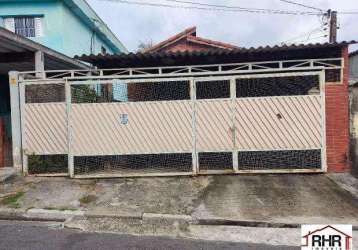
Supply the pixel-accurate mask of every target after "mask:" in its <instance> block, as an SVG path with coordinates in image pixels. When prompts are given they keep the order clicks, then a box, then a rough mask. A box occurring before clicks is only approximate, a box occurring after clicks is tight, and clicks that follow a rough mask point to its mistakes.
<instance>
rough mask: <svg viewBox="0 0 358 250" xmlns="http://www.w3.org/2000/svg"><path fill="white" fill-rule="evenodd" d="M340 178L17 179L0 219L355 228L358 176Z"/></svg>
mask: <svg viewBox="0 0 358 250" xmlns="http://www.w3.org/2000/svg"><path fill="white" fill-rule="evenodd" d="M349 178H353V177H351V176H349ZM342 179H343V180H344V179H345V177H344V176H343V177H342V176H339V178H335V176H334V175H333V176H332V175H318V174H316V175H293V174H292V175H236V176H230V175H226V176H201V177H195V178H192V177H165V178H164V177H163V178H127V179H101V180H74V179H67V178H60V177H59V178H40V177H26V178H23V177H16V178H13V179H11V180H9V181H7V182H5V183H4V184H3V185H0V217H1V218H4V217H6V216H10V217H11V215H12V216H14V215H16V216H18V217H21V216H22V217H24V218H30V219H31V218H35V219H48V220H51V219H53V220H54V219H59V220H61V219H63V220H65V219H68V218H70V217H72V220H71V221H70V223H69V224H70V225H72V226H75V225H77V227H79V228H83V229H85V230H93V231H96V230H107V231H111V230H112V231H113V230H117V231H121V230H123V231H125V230H127V231H126V232H133V233H135V234H140V233H141V232H143V228H142V229H138V227H139V226H143V225H144V224H145V223H146V222H150V223H148V225H147V227H146V229H145V230H147V229H148V230H149V231H150V230H154V229H153V228H154V227H153V225H155V224H157V225H160V224H163V221H165V222H168V223H169V224H170V225H168V227H164V228H163V231H164V232H165V230H169V229H170V230H171V229H173V225H174V229H175V230H186V229H187V227H188V224H191V225H193V224H194V225H198V224H199V225H200V224H201V225H248V226H255V225H256V226H266V227H267V226H269V227H297V226H299V225H300V224H304V223H309V224H314V223H317V224H328V223H329V224H334V223H340V224H353V225H355V226H358V216H357V214H358V198H357V197H356V196H354V192H349V188H354V187H351V186H352V185H354V184H355V183H356V182H355V181H354V180H357V179H354V178H353V179H350V182H348V184H347V183H345V184H344V185H341V184H340V182H342ZM349 183H353V184H352V185H351V186H350V184H349ZM347 187H348V188H347ZM347 190H348V191H347ZM71 223H72V224H71ZM106 223H108V225H107V224H106ZM111 223H112V224H113V223H117V225H111ZM128 223H129V224H130V226H129V227H128V225H127V224H128ZM164 224H165V223H164ZM101 226H102V228H100V227H101ZM168 228H169V229H168ZM131 230H132V231H131ZM145 230H144V231H145Z"/></svg>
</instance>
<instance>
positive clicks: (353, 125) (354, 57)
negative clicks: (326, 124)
mask: <svg viewBox="0 0 358 250" xmlns="http://www.w3.org/2000/svg"><path fill="white" fill-rule="evenodd" d="M349 97H350V98H349V99H350V102H349V103H350V159H351V161H352V165H353V166H354V167H353V173H354V174H357V175H358V50H357V51H354V52H352V53H350V54H349Z"/></svg>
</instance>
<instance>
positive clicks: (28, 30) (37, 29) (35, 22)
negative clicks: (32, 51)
mask: <svg viewBox="0 0 358 250" xmlns="http://www.w3.org/2000/svg"><path fill="white" fill-rule="evenodd" d="M4 24H5V28H6V29H8V30H11V31H12V32H14V33H16V34H18V35H21V36H24V37H40V36H42V18H41V17H11V18H5V20H4Z"/></svg>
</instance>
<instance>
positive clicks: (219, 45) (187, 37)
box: [143, 26, 239, 53]
mask: <svg viewBox="0 0 358 250" xmlns="http://www.w3.org/2000/svg"><path fill="white" fill-rule="evenodd" d="M181 40H183V41H186V42H189V43H193V44H199V45H205V46H208V47H210V48H213V49H227V50H232V49H238V48H239V47H237V46H235V45H232V44H228V43H223V42H218V41H213V40H209V39H206V38H201V37H197V36H196V27H195V26H194V27H190V28H188V29H186V30H184V31H183V32H180V33H178V34H176V35H174V36H172V37H170V38H168V39H167V40H165V41H162V42H160V43H158V44H156V45H154V46H152V47H151V48H148V49H146V50H144V51H143V52H145V53H148V52H158V51H161V50H163V49H165V48H166V47H168V46H170V45H173V44H175V43H176V42H179V41H181Z"/></svg>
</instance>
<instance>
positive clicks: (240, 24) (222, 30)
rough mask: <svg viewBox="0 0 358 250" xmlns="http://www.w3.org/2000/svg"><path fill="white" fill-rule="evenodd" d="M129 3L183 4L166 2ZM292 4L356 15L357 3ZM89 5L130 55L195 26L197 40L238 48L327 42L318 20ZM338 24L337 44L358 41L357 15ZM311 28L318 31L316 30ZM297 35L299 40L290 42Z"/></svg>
mask: <svg viewBox="0 0 358 250" xmlns="http://www.w3.org/2000/svg"><path fill="white" fill-rule="evenodd" d="M128 1H132V2H133V1H134V2H146V3H165V4H171V5H182V6H183V5H184V4H180V3H173V2H169V1H167V0H128ZM187 1H190V0H187ZM191 1H192V2H197V3H209V4H220V5H230V6H239V7H247V8H269V9H280V10H300V11H315V10H310V9H307V8H303V7H300V6H295V5H291V4H287V3H284V2H282V1H279V0H191ZM294 1H296V2H299V3H302V4H306V5H311V6H315V7H318V8H321V9H324V10H326V9H329V8H330V9H336V10H338V11H352V10H354V11H358V0H294ZM88 3H89V4H90V5H91V6H92V7H93V8H94V10H95V11H96V12H97V14H98V15H99V16H100V17H101V18H102V19H103V20H104V22H105V23H107V25H108V26H109V28H110V29H111V30H112V31H113V32H114V33H115V34H116V35H117V37H118V38H119V39H120V40H121V41H122V42H123V44H124V45H125V46H126V48H127V49H128V50H130V51H135V50H136V49H137V48H138V44H139V43H140V41H143V42H148V41H150V40H152V41H153V42H154V43H158V42H160V41H162V40H165V39H167V38H168V37H170V36H172V35H175V34H176V33H178V32H181V31H183V30H184V29H186V28H188V27H191V26H197V35H198V36H200V37H204V38H209V39H213V40H218V41H222V42H227V43H232V44H235V45H238V46H241V47H257V46H266V45H275V44H280V43H281V42H283V41H287V40H289V41H288V42H298V43H309V42H323V41H327V39H328V38H325V37H321V36H323V35H325V33H324V32H323V31H322V29H320V27H321V24H322V22H321V20H320V18H319V17H318V16H306V15H272V14H256V13H245V12H235V13H232V12H222V11H204V10H188V9H177V8H175V9H174V8H164V7H150V6H139V5H130V4H125V3H120V2H116V0H88ZM338 22H339V26H340V29H339V31H338V40H340V41H341V40H358V15H338ZM315 28H317V29H316V30H314V29H315ZM310 31H312V32H311V34H310ZM296 37H298V38H297V39H293V40H290V39H292V38H296ZM355 48H357V46H355Z"/></svg>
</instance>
